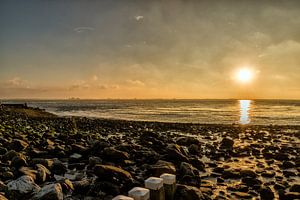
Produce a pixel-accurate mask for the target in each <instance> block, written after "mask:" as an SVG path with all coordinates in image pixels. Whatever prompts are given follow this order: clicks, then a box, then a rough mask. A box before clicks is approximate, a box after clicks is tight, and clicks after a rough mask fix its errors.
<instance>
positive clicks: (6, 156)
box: [3, 150, 20, 160]
mask: <svg viewBox="0 0 300 200" xmlns="http://www.w3.org/2000/svg"><path fill="white" fill-rule="evenodd" d="M19 155H20V153H18V152H16V151H15V150H10V151H8V152H7V153H6V154H4V155H3V159H4V160H12V159H13V157H15V156H19Z"/></svg>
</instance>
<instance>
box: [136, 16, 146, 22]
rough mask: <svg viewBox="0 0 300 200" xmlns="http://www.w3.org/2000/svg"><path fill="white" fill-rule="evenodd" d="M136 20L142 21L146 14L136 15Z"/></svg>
mask: <svg viewBox="0 0 300 200" xmlns="http://www.w3.org/2000/svg"><path fill="white" fill-rule="evenodd" d="M134 18H135V20H136V21H140V20H143V19H144V16H142V15H137V16H135V17H134Z"/></svg>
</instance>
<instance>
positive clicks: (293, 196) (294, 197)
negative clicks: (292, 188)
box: [279, 192, 300, 200]
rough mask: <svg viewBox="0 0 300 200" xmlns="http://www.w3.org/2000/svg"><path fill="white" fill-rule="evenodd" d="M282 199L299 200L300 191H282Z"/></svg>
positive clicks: (280, 197)
mask: <svg viewBox="0 0 300 200" xmlns="http://www.w3.org/2000/svg"><path fill="white" fill-rule="evenodd" d="M279 199H280V200H298V199H300V193H299V192H282V193H280V194H279Z"/></svg>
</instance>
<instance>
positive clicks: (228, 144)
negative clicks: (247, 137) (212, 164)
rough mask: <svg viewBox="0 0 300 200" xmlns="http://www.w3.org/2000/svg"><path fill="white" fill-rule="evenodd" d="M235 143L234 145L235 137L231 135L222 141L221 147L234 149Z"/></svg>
mask: <svg viewBox="0 0 300 200" xmlns="http://www.w3.org/2000/svg"><path fill="white" fill-rule="evenodd" d="M233 145H234V141H233V139H231V138H229V137H225V138H223V139H222V141H221V145H220V148H221V149H232V148H233Z"/></svg>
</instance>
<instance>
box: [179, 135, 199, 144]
mask: <svg viewBox="0 0 300 200" xmlns="http://www.w3.org/2000/svg"><path fill="white" fill-rule="evenodd" d="M176 144H179V145H183V146H189V145H191V144H195V145H198V146H200V144H201V143H200V141H199V140H198V139H196V138H194V137H180V138H178V139H177V140H176Z"/></svg>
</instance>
